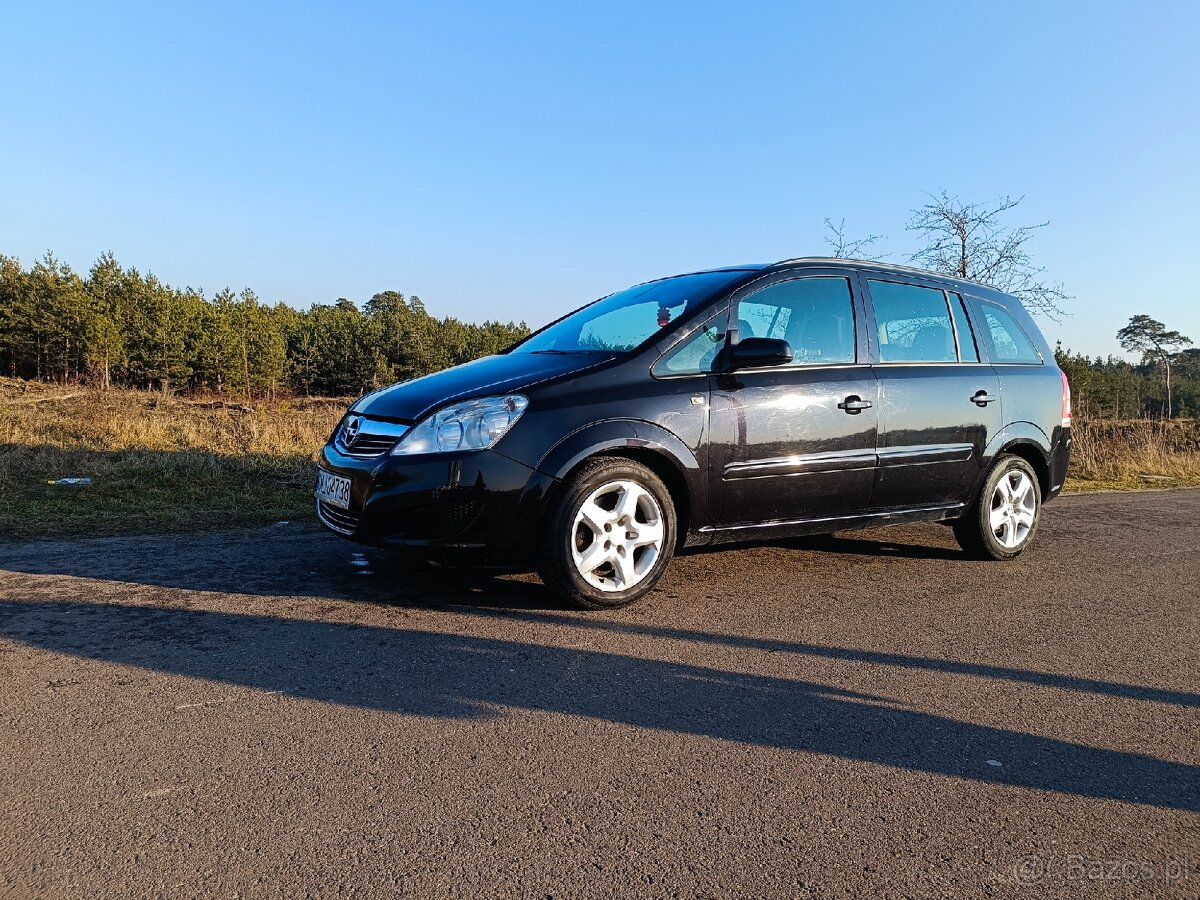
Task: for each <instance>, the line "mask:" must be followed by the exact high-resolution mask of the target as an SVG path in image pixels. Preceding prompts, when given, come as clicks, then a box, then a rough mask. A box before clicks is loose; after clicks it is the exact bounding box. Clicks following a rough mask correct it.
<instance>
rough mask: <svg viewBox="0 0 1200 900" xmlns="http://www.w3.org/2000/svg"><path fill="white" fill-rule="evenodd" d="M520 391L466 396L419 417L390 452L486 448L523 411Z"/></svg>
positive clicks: (525, 405)
mask: <svg viewBox="0 0 1200 900" xmlns="http://www.w3.org/2000/svg"><path fill="white" fill-rule="evenodd" d="M528 405H529V400H527V399H526V398H525V397H522V396H521V395H520V394H509V395H508V396H506V397H483V398H481V399H479V400H467V401H465V402H463V403H456V404H455V405H454V406H447V407H446V408H445V409H442V410H438V411H437V412H435V413H434V414H433V415H432V416H427V417H426V418H424V419H422V420H421V421H420V422H418V423H417V424H416V425H414V426H413V427H412V429H411V430H410V431H409V432H408V434H406V435H405V436H404V438H403V439H402V440H401V441H400V443H398V444H397V445H396V446H395V447H393V448H392V456H407V455H409V454H412V453H452V452H454V451H455V450H486V449H487V448H488V447H491V446H492V445H493V444H495V443H496V441H498V440H500V438H502V437H504V435H505V433H506V432H507V431H508V429H510V428H512V427H513V425H514V424H516V421H517V419H519V418H521V413H523V412H525V407H527V406H528Z"/></svg>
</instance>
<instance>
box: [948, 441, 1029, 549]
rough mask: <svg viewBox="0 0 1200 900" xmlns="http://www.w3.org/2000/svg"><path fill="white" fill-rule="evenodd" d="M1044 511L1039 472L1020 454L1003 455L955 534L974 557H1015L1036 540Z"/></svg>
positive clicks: (959, 521) (958, 524)
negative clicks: (1039, 522)
mask: <svg viewBox="0 0 1200 900" xmlns="http://www.w3.org/2000/svg"><path fill="white" fill-rule="evenodd" d="M1041 511H1042V491H1041V488H1040V487H1039V486H1038V479H1037V473H1035V472H1034V471H1033V467H1032V466H1030V465H1029V463H1027V462H1026V461H1025V460H1023V459H1021V457H1019V456H1002V457H1000V459H998V460H997V461H996V464H995V465H994V466H993V467H992V471H991V472H989V473H988V477H987V479H986V480H985V481H984V483H983V489H982V490H981V491H980V492H979V496H978V497H977V498H976V499H975V502H974V503H973V504H972V506H971V508H970V509H969V510H968V511H967V512H966V514H965V515H964V516H963V517H962V518H961V519H959V520H957V521H956V522H955V523H954V536H955V537H956V538H957V539H958V543H959V545H960V546H961V547H962V548H963V549H964V550H966V551H967V554H968V555H970V556H972V557H974V558H975V559H1012V558H1013V557H1015V556H1019V555H1020V554H1021V552H1022V551H1024V550H1025V548H1026V547H1028V546H1029V545H1030V543H1031V542H1032V541H1033V536H1034V534H1036V533H1037V528H1038V520H1039V519H1040V517H1041Z"/></svg>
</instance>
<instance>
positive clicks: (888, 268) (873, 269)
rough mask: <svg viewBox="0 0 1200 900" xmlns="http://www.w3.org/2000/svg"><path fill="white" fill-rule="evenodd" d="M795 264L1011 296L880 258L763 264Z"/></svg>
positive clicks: (817, 258)
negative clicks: (916, 277)
mask: <svg viewBox="0 0 1200 900" xmlns="http://www.w3.org/2000/svg"><path fill="white" fill-rule="evenodd" d="M794 266H821V267H822V268H845V269H855V270H857V271H864V272H868V273H875V274H880V275H909V276H912V275H919V276H921V277H922V278H932V279H935V280H937V281H940V282H943V283H945V284H951V285H958V286H960V288H961V289H963V290H966V291H973V292H975V293H979V292H980V290H981V289H982V290H984V291H987V292H988V293H989V294H994V295H996V296H1000V297H1006V298H1009V297H1011V295H1010V294H1007V293H1005V292H1004V291H1002V290H1000V289H999V288H996V287H993V286H992V285H990V284H984V283H983V282H982V281H972V280H971V279H970V278H958V277H956V276H954V275H947V274H945V273H944V272H931V271H929V270H928V269H918V268H917V267H916V266H901V265H897V264H896V263H885V262H879V261H878V260H870V259H847V258H845V257H840V256H798V257H796V258H795V259H783V260H780V261H779V262H776V263H771V264H770V265H769V266H762V267H761V268H763V269H775V268H781V269H782V268H792V267H794Z"/></svg>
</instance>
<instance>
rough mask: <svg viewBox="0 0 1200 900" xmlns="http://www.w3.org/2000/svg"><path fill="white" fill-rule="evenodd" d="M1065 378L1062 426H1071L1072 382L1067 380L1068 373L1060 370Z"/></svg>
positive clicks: (1063, 378)
mask: <svg viewBox="0 0 1200 900" xmlns="http://www.w3.org/2000/svg"><path fill="white" fill-rule="evenodd" d="M1059 374H1060V375H1062V380H1063V410H1062V412H1063V415H1062V427H1063V428H1070V427H1071V382H1069V381H1067V373H1066V372H1059Z"/></svg>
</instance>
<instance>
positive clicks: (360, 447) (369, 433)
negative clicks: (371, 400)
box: [333, 413, 412, 459]
mask: <svg viewBox="0 0 1200 900" xmlns="http://www.w3.org/2000/svg"><path fill="white" fill-rule="evenodd" d="M347 426H350V427H349V430H350V431H352V432H354V440H352V441H347V440H346V433H347ZM354 426H357V428H355V427H354ZM411 427H412V426H411V423H405V422H381V421H379V420H378V419H368V418H367V417H366V416H361V415H357V414H355V413H351V414H350V415H348V416H346V419H345V421H343V422H342V424H341V425H339V426H338V430H337V434H336V435H335V436H334V439H333V445H334V447H336V448H337V451H338V452H339V453H342V454H344V455H346V456H351V457H353V458H354V459H374V458H375V457H376V456H382V455H383V454H384V453H387V452H388V451H389V450H391V449H392V447H394V446H395V445H396V441H398V440H400V438H402V437H404V435H405V434H406V433H407V432H408V429H409V428H411Z"/></svg>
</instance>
